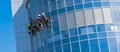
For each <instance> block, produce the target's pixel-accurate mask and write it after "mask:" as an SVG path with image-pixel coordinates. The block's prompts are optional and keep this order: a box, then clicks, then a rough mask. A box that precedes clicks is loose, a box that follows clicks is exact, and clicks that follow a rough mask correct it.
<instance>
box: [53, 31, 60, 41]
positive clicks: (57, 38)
mask: <svg viewBox="0 0 120 52" xmlns="http://www.w3.org/2000/svg"><path fill="white" fill-rule="evenodd" d="M58 40H60V33H59V32H56V33H54V41H58Z"/></svg>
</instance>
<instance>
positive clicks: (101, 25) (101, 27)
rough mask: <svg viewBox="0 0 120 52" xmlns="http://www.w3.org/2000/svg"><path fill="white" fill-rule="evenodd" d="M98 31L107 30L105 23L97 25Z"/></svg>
mask: <svg viewBox="0 0 120 52" xmlns="http://www.w3.org/2000/svg"><path fill="white" fill-rule="evenodd" d="M97 31H98V32H103V31H105V25H103V24H99V25H97Z"/></svg>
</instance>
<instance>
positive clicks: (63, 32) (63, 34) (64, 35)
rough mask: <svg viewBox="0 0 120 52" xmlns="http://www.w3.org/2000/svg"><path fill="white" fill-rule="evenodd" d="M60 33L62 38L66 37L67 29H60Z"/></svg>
mask: <svg viewBox="0 0 120 52" xmlns="http://www.w3.org/2000/svg"><path fill="white" fill-rule="evenodd" d="M61 35H62V38H67V37H68V36H69V35H68V31H67V30H65V31H61Z"/></svg>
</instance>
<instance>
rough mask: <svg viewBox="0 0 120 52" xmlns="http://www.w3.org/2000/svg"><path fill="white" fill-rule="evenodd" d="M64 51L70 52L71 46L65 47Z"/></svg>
mask: <svg viewBox="0 0 120 52" xmlns="http://www.w3.org/2000/svg"><path fill="white" fill-rule="evenodd" d="M63 50H64V52H70V44H67V45H64V46H63Z"/></svg>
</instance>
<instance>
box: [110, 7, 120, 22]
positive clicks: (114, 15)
mask: <svg viewBox="0 0 120 52" xmlns="http://www.w3.org/2000/svg"><path fill="white" fill-rule="evenodd" d="M111 11H112V19H113V21H114V22H120V20H119V19H120V12H119V8H112V10H111Z"/></svg>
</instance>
